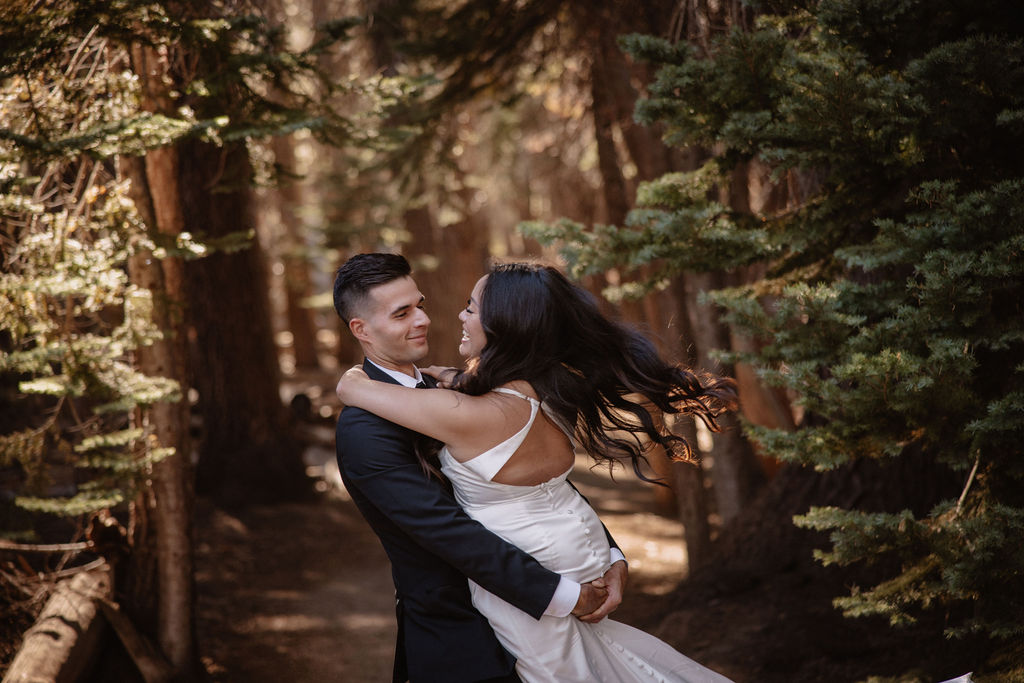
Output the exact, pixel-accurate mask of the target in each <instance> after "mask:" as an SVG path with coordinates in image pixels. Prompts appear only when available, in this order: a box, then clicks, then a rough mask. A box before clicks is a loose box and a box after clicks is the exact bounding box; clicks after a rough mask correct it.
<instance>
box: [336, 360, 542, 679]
mask: <svg viewBox="0 0 1024 683" xmlns="http://www.w3.org/2000/svg"><path fill="white" fill-rule="evenodd" d="M363 369H364V370H365V371H366V374H367V375H369V376H370V377H371V378H373V379H375V380H379V381H382V382H391V383H392V384H395V383H396V382H395V381H394V380H393V379H392V378H391V377H389V376H388V375H387V374H385V373H383V372H381V371H380V370H379V369H378V368H377V367H375V366H374V365H373V364H372V363H370V362H364V363H363ZM418 438H421V437H419V435H417V434H416V433H415V432H412V431H411V430H408V429H406V428H404V427H400V426H399V425H396V424H394V423H392V422H388V421H386V420H384V419H382V418H380V417H377V416H376V415H373V414H372V413H368V412H366V411H364V410H360V409H358V408H345V409H344V410H342V412H341V417H340V418H339V419H338V429H337V442H336V445H337V451H338V465H339V467H340V469H341V478H342V480H343V481H344V482H345V487H346V488H347V489H348V492H349V494H350V495H351V496H352V499H353V500H354V501H355V503H356V505H357V506H358V507H359V510H360V511H361V512H362V514H363V516H364V517H365V518H366V521H367V522H369V524H370V526H371V527H373V530H374V531H375V532H376V534H377V536H378V537H379V538H380V540H381V543H382V544H383V545H384V549H385V551H387V554H388V557H389V558H390V559H391V570H392V576H393V578H394V581H395V590H396V595H397V613H398V643H397V646H396V652H395V670H394V680H395V681H405V680H406V679H409V680H411V681H412V683H429V682H430V681H439V682H440V681H443V682H445V683H458V682H460V681H466V682H468V681H480V680H483V679H487V678H497V677H501V676H506V675H508V674H509V673H511V671H512V670H513V668H514V666H515V660H514V658H513V657H512V656H511V655H509V654H508V653H507V652H506V651H505V650H504V649H503V648H502V647H501V645H500V644H499V643H498V640H497V638H496V637H495V635H494V632H493V631H492V630H491V627H490V626H489V625H488V623H487V620H486V619H484V617H483V616H482V615H481V614H480V613H479V612H477V611H476V609H474V608H473V605H472V603H471V601H470V595H469V586H468V584H467V583H466V577H469V578H471V579H473V580H474V581H476V582H477V583H478V584H480V585H481V586H483V587H484V588H486V589H487V590H489V591H491V592H492V593H494V594H495V595H498V596H500V597H501V598H503V599H504V600H506V601H507V602H509V603H511V604H513V605H515V606H516V607H518V608H519V609H521V610H523V611H524V612H526V613H528V614H530V615H531V616H533V617H535V618H540V616H541V615H542V614H543V612H544V610H545V609H546V608H547V606H548V603H550V602H551V597H552V596H553V595H554V592H555V588H556V586H557V585H558V581H559V576H558V574H555V573H554V572H551V571H549V570H547V569H544V568H543V567H541V566H540V564H538V563H537V561H536V560H534V559H533V558H532V557H530V556H529V555H527V554H525V553H524V552H522V551H521V550H519V549H518V548H516V547H515V546H512V545H509V544H508V543H506V542H505V541H503V540H502V539H501V538H499V537H498V536H496V535H494V534H492V533H491V532H490V531H488V530H487V529H485V528H484V527H483V526H482V525H481V524H479V523H478V522H476V521H474V520H473V519H471V518H470V517H469V516H468V515H466V513H465V512H463V510H462V508H461V507H459V505H458V503H456V502H455V498H454V497H453V495H452V493H451V491H450V490H449V489H448V488H447V487H446V486H445V485H443V484H442V483H441V482H439V481H438V480H437V479H435V478H428V477H427V476H426V475H425V474H424V472H423V470H422V468H421V467H420V464H419V461H418V460H417V459H416V456H415V451H414V446H415V443H416V440H417V439H418Z"/></svg>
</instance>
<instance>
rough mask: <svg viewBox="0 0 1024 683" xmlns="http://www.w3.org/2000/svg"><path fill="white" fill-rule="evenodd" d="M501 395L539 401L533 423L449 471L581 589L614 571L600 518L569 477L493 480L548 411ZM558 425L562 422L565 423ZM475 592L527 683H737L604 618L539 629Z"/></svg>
mask: <svg viewBox="0 0 1024 683" xmlns="http://www.w3.org/2000/svg"><path fill="white" fill-rule="evenodd" d="M495 391H498V392H501V393H505V394H510V395H513V396H518V397H520V398H523V399H525V400H527V401H529V402H530V404H531V411H530V419H529V421H528V422H527V423H526V425H525V426H524V427H523V428H522V429H521V430H520V431H519V432H518V433H516V434H515V435H514V436H512V437H511V438H510V439H508V440H507V441H504V442H502V443H500V444H498V445H497V446H495V447H494V448H492V449H490V450H488V451H487V452H485V453H482V454H481V455H478V456H476V457H475V458H472V459H471V460H468V461H466V462H462V463H460V462H459V461H457V460H456V459H455V458H453V457H452V456H451V454H450V453H448V450H447V449H442V451H441V454H440V458H441V469H442V471H443V472H444V474H445V476H447V477H448V479H449V480H450V481H451V483H452V486H453V487H454V489H455V496H456V498H457V499H458V501H459V503H460V504H461V505H462V507H463V508H465V510H466V512H467V513H468V514H469V516H470V517H473V518H474V519H476V520H478V521H479V522H480V523H482V524H483V525H484V526H486V527H487V528H488V529H490V530H491V531H493V532H494V533H496V534H498V535H499V536H501V537H502V538H504V539H505V540H507V541H508V542H509V543H512V544H513V545H516V546H518V547H519V548H521V549H522V550H524V551H525V552H527V553H529V554H530V555H532V556H533V557H534V558H536V559H537V561H538V562H540V563H541V564H542V565H544V566H545V567H547V568H548V569H550V570H552V571H554V572H557V573H559V574H561V575H563V576H566V577H568V578H570V579H573V580H574V581H578V582H580V583H585V582H587V581H592V580H594V579H596V578H598V577H600V576H602V575H603V574H604V572H605V571H607V569H608V566H609V561H610V549H609V546H608V539H607V538H606V537H605V534H604V529H603V527H602V525H601V521H600V520H599V519H598V517H597V514H596V513H595V512H594V510H593V509H592V508H591V507H590V505H588V504H587V502H586V501H584V500H583V498H582V497H581V496H580V495H579V493H577V492H576V490H575V489H573V488H572V487H571V486H570V485H569V484H568V482H567V481H566V477H567V476H568V475H569V472H568V471H567V472H565V473H563V474H562V475H560V476H558V477H555V478H554V479H551V480H549V481H546V482H544V483H543V484H538V485H536V486H511V485H507V484H500V483H497V482H494V481H492V478H493V477H494V476H495V475H496V474H497V473H498V471H499V470H500V469H501V468H502V467H503V466H504V465H505V463H507V462H508V460H509V458H511V457H512V454H513V453H515V451H516V449H518V448H519V446H520V445H521V444H522V442H523V440H524V439H525V438H526V435H527V433H529V431H530V428H531V427H532V426H533V423H534V420H536V418H537V414H538V411H539V409H540V408H541V405H540V402H539V401H537V400H536V399H534V398H531V397H529V396H526V395H525V394H522V393H520V392H517V391H514V390H512V389H506V388H499V389H495ZM556 423H557V421H556ZM469 583H470V591H471V592H472V595H473V604H474V605H475V606H476V608H477V609H478V610H480V612H481V613H482V614H483V615H484V616H485V617H487V620H488V621H489V622H490V624H491V626H492V627H493V628H494V631H495V633H496V634H497V636H498V639H499V640H500V641H501V643H502V645H504V646H505V648H506V649H507V650H508V651H509V652H511V653H512V654H513V655H514V656H515V657H516V659H517V662H516V671H517V672H518V674H519V676H520V677H521V678H522V679H523V681H525V682H526V683H547V682H550V683H573V682H578V683H591V682H593V681H601V682H606V683H622V682H625V681H665V682H674V683H730V681H729V679H727V678H726V677H724V676H722V675H720V674H717V673H715V672H714V671H711V670H710V669H708V668H706V667H703V666H701V665H700V664H698V663H697V662H694V661H693V660H691V659H688V658H687V657H685V656H683V655H682V654H680V653H679V652H677V651H676V650H674V649H672V648H671V647H670V646H669V645H668V644H666V643H664V642H662V641H661V640H658V639H657V638H655V637H654V636H652V635H650V634H648V633H644V632H643V631H640V630H638V629H635V628H633V627H631V626H627V625H626V624H622V623H619V622H616V621H613V620H611V619H604V620H602V621H601V622H600V623H598V624H586V623H583V622H581V621H579V620H578V619H576V618H574V617H564V618H558V617H548V616H545V617H541V619H540V620H539V621H538V620H536V619H534V618H533V617H531V616H529V615H528V614H526V613H525V612H523V611H521V610H519V609H518V608H516V607H513V606H512V605H511V604H509V603H507V602H505V601H504V600H502V599H501V598H499V597H498V596H496V595H494V594H492V593H490V592H488V591H486V590H484V589H483V588H481V587H480V586H478V585H477V584H475V583H473V582H472V581H470V582H469Z"/></svg>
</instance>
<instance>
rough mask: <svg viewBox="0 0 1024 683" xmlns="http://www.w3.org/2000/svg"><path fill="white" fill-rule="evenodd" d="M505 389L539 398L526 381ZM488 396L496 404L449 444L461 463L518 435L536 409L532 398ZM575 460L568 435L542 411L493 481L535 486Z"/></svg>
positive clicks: (495, 393)
mask: <svg viewBox="0 0 1024 683" xmlns="http://www.w3.org/2000/svg"><path fill="white" fill-rule="evenodd" d="M505 388H507V389H511V390H513V391H516V392H519V393H522V394H525V395H526V396H529V397H530V398H533V399H536V393H535V392H534V390H533V387H531V386H530V385H529V383H527V382H522V381H517V382H510V383H509V384H508V385H507V386H506V387H505ZM486 398H487V399H488V402H489V403H490V404H491V405H492V406H493V407H492V408H491V409H489V410H486V411H481V412H479V413H478V415H477V419H476V420H475V421H474V423H473V424H472V425H471V426H470V428H468V429H466V430H465V432H464V434H463V435H462V436H460V437H459V439H458V440H457V441H455V442H450V443H448V444H447V447H448V452H449V453H450V454H451V455H452V457H453V458H455V459H456V460H458V461H459V462H467V461H469V460H472V459H474V458H476V457H477V456H480V455H481V454H484V453H486V452H488V451H490V450H491V449H493V448H495V447H496V446H499V445H501V444H503V443H504V442H506V441H508V440H509V439H511V438H512V437H514V436H516V435H517V434H518V433H519V432H520V431H521V430H523V429H524V428H525V426H526V425H527V423H528V422H529V421H530V416H531V414H532V412H533V411H534V408H533V407H532V406H531V403H530V401H528V400H527V399H525V398H522V397H520V396H514V395H509V394H504V393H499V392H491V393H489V394H487V395H486ZM574 459H575V456H574V453H573V448H572V443H571V442H570V440H569V437H568V436H566V434H565V432H563V431H562V429H561V428H560V427H559V426H558V425H557V424H555V423H554V422H553V421H552V420H551V418H549V417H548V416H547V414H546V413H545V412H544V411H543V410H540V411H539V412H537V415H536V417H535V419H534V420H533V424H532V425H530V428H529V431H528V432H527V433H526V435H525V437H524V438H523V441H522V443H521V444H520V445H519V447H518V448H517V449H516V450H515V452H514V453H513V454H512V456H511V457H510V458H509V459H508V461H507V462H506V463H505V464H504V465H503V466H502V467H501V469H500V470H498V473H497V474H495V475H494V476H493V477H492V479H491V480H492V481H494V482H497V483H499V484H507V485H510V486H534V485H536V484H541V483H544V482H546V481H548V480H550V479H553V478H554V477H557V476H559V475H561V474H564V473H565V472H566V471H567V470H568V469H569V468H570V467H572V465H573V462H574Z"/></svg>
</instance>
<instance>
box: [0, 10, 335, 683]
mask: <svg viewBox="0 0 1024 683" xmlns="http://www.w3.org/2000/svg"><path fill="white" fill-rule="evenodd" d="M203 4H204V5H205V4H206V3H203ZM220 9H221V10H224V15H223V16H220V17H211V16H210V14H209V12H207V13H205V14H203V15H202V16H198V15H197V14H196V13H189V12H188V7H187V6H186V5H185V4H183V3H160V2H149V3H144V2H128V1H124V2H122V1H119V0H95V1H88V2H67V1H63V0H53V1H51V2H43V3H31V6H30V5H29V4H28V3H8V4H5V5H3V6H2V7H0V258H2V268H0V320H2V332H0V391H2V394H0V401H2V403H3V410H0V472H2V473H4V474H5V475H6V476H5V481H6V482H10V483H11V487H10V488H11V491H10V493H12V494H14V495H13V496H11V498H13V503H14V505H13V506H12V505H11V499H10V498H9V497H8V496H7V495H5V496H4V498H3V501H2V502H0V505H2V508H0V514H2V515H3V518H4V519H5V521H6V520H13V521H14V522H16V524H8V523H5V524H4V525H3V526H4V534H5V536H8V535H14V536H15V537H19V538H22V539H25V538H29V539H31V538H32V534H33V533H34V531H35V529H34V527H33V523H35V522H37V521H38V520H37V518H35V517H26V516H25V513H24V511H25V510H29V511H32V512H35V513H45V514H52V515H57V516H59V517H63V518H70V519H71V520H73V522H76V523H77V527H78V531H77V532H76V531H75V528H74V527H75V524H72V525H71V527H70V531H69V533H80V532H81V529H82V528H83V527H85V526H86V525H85V522H87V521H88V520H89V518H90V517H94V516H97V515H100V516H104V517H105V518H107V519H109V518H110V515H109V514H108V513H109V512H112V513H113V514H114V515H116V516H118V517H120V518H121V520H122V521H126V522H130V524H129V526H130V528H131V530H132V535H131V536H129V537H128V538H127V539H125V542H124V543H122V544H121V546H120V547H118V548H112V549H110V550H111V557H110V559H115V555H116V559H119V560H124V556H123V555H124V554H125V553H127V554H128V561H127V562H119V565H120V566H119V572H118V574H119V582H118V583H119V585H118V586H117V589H118V599H119V601H121V603H122V607H123V608H124V609H125V611H126V612H127V613H128V614H130V615H131V616H132V617H133V618H134V619H135V620H136V622H137V623H138V625H139V626H140V628H141V629H142V630H143V632H145V633H147V634H149V635H151V636H153V637H154V639H155V640H157V642H158V643H159V646H160V648H161V649H162V650H163V654H164V655H165V656H166V657H167V658H168V659H169V662H170V666H171V667H172V668H173V669H174V670H176V671H177V672H178V673H179V674H183V675H187V674H188V672H189V671H190V670H191V669H192V668H193V667H195V666H196V664H197V663H196V657H195V649H194V647H195V638H194V633H193V632H192V628H193V623H192V617H191V609H192V605H191V595H192V593H191V584H192V580H193V579H192V576H191V567H192V563H191V552H192V551H191V547H190V545H189V540H190V534H191V503H190V499H189V494H190V493H191V491H192V489H193V482H192V481H191V475H192V473H191V467H190V465H189V453H188V452H187V451H186V452H180V451H179V452H175V446H176V445H180V444H173V443H166V442H161V439H160V438H158V437H157V435H158V434H167V433H172V434H173V433H175V432H177V433H180V432H181V431H182V430H184V431H185V432H187V429H188V425H187V417H188V415H187V411H181V410H175V409H164V408H167V404H168V403H180V402H181V401H182V400H183V394H184V391H183V389H184V387H183V386H182V381H183V380H184V379H185V376H184V372H182V371H180V369H179V368H172V367H168V364H166V363H162V362H158V361H154V357H155V355H156V354H153V353H151V349H152V348H153V347H154V346H156V345H159V344H162V343H164V342H165V341H166V340H167V339H168V338H170V337H172V336H174V335H177V338H178V340H181V339H183V336H182V335H183V330H182V326H181V319H182V318H181V312H182V303H183V302H182V301H181V300H171V301H168V300H167V295H168V293H169V292H170V291H171V290H170V289H168V288H165V289H158V288H157V287H158V285H157V284H153V285H152V286H154V289H153V290H151V289H148V287H149V286H150V285H142V284H139V283H140V282H143V281H147V282H150V283H158V282H159V281H160V280H161V279H162V278H161V277H158V276H156V273H155V271H159V270H160V265H161V264H160V262H163V265H166V264H167V263H169V262H171V261H174V260H181V259H191V260H196V259H200V258H202V257H205V256H208V255H209V254H223V253H225V252H231V251H237V250H239V249H245V248H246V247H247V246H248V244H249V241H250V240H251V235H249V234H247V232H246V231H245V230H241V231H236V232H234V233H229V234H219V235H216V239H205V240H204V239H202V237H201V236H200V235H198V234H196V233H195V231H194V232H193V233H192V234H189V233H187V232H181V230H180V229H179V230H178V231H177V232H176V233H174V232H168V231H166V230H161V229H160V228H161V227H163V226H159V225H157V223H158V222H159V221H158V218H160V216H159V215H158V214H160V213H161V212H165V209H166V207H157V210H154V207H153V206H152V202H151V197H152V195H151V194H149V193H148V190H147V188H146V187H144V186H146V185H147V184H148V186H149V188H148V189H149V190H152V189H153V184H154V182H155V177H154V176H153V175H152V174H150V175H149V177H148V179H147V177H146V173H145V172H140V170H139V169H141V168H143V167H145V166H147V165H148V167H149V169H150V170H153V169H155V168H156V167H157V166H159V162H158V161H156V160H155V159H154V158H153V157H150V158H149V159H146V160H145V162H144V161H142V160H140V157H144V156H145V155H148V154H150V153H151V152H152V151H153V150H158V151H160V152H167V151H168V150H171V149H173V148H174V147H175V146H177V145H181V144H184V143H185V142H186V141H193V144H197V145H201V144H205V145H207V146H208V147H213V148H216V146H218V145H221V146H223V145H233V149H234V151H235V152H236V153H237V152H238V151H239V150H241V153H242V154H243V155H245V154H246V144H247V143H248V142H250V141H253V140H257V139H259V138H265V137H268V136H271V135H276V134H282V133H288V132H291V131H294V130H299V129H306V130H313V131H315V134H316V135H317V136H319V138H320V139H322V140H325V141H329V142H340V141H342V140H345V141H351V140H352V138H353V137H354V136H353V135H351V134H350V133H351V132H352V131H354V130H355V128H354V126H352V124H351V123H350V122H349V121H347V120H345V119H342V118H341V117H339V116H337V115H335V114H334V113H333V111H332V110H331V108H330V107H329V105H328V99H329V98H330V97H331V96H333V95H335V94H337V93H338V92H340V90H341V88H336V87H335V86H334V85H333V84H331V83H330V81H329V80H328V79H326V78H322V77H321V74H320V73H319V71H318V69H317V66H316V59H317V56H318V54H319V53H320V52H322V51H323V50H324V49H326V48H328V47H329V46H330V45H332V44H334V43H335V42H336V41H337V40H338V39H340V38H342V37H343V36H344V33H345V30H346V29H347V28H348V27H349V26H351V25H352V22H349V21H342V20H339V21H337V22H334V23H333V24H332V25H330V26H327V27H325V32H324V33H322V34H321V35H320V36H319V37H318V41H317V42H316V43H315V44H314V45H312V46H311V47H310V48H308V49H307V50H305V51H301V52H296V51H289V50H287V49H285V48H284V47H283V46H282V44H281V40H280V38H281V31H280V30H279V29H275V28H273V27H271V26H268V25H267V24H266V23H265V22H264V21H263V20H262V19H261V18H259V17H258V16H256V15H253V14H237V13H229V12H228V11H226V8H223V7H221V8H220ZM147 50H148V51H150V52H151V53H154V54H155V53H157V52H160V53H162V54H163V55H164V56H165V57H166V56H167V55H170V56H171V58H179V60H178V61H177V62H176V65H177V66H178V67H180V68H181V70H182V71H180V72H178V73H179V74H182V73H183V74H184V77H182V78H180V79H179V80H178V81H177V82H175V83H174V84H173V85H174V86H176V87H178V88H180V90H179V91H178V92H175V93H173V94H171V97H179V98H182V97H187V98H188V99H187V100H181V101H179V104H181V105H182V106H176V107H175V106H169V107H166V108H161V107H154V106H144V105H148V104H150V103H151V100H152V94H151V93H149V92H143V90H144V89H146V88H149V87H150V86H151V85H152V81H153V80H159V79H151V78H149V77H150V76H151V75H152V74H151V73H149V72H144V73H143V74H142V77H141V78H140V74H139V73H136V72H133V68H135V67H137V64H136V63H133V56H137V55H138V54H141V53H143V52H145V51H147ZM211 54H215V55H216V57H217V58H216V59H212V58H210V55H211ZM195 55H201V56H202V57H203V58H205V59H206V60H207V62H209V64H202V65H197V63H196V62H195V61H194V60H193V61H189V59H188V58H189V57H190V56H195ZM213 64H216V65H217V66H218V67H219V68H218V69H213V68H210V67H211V66H212V65H213ZM197 66H202V67H204V68H196V67H197ZM189 69H194V70H192V71H189ZM189 76H191V78H189ZM201 77H202V78H201ZM167 82H168V81H164V82H163V83H164V84H165V85H166V83H167ZM346 87H347V86H346ZM226 92H230V95H231V96H230V97H228V96H227V95H226V94H225V93H226ZM229 105H230V107H229ZM218 107H219V108H218ZM197 112H201V113H199V114H197ZM201 117H203V118H201ZM154 156H155V155H154ZM146 162H152V163H148V164H147V163H146ZM200 170H203V169H200ZM239 180H240V181H241V182H242V183H246V182H249V181H250V180H251V178H241V179H239ZM204 189H205V190H207V191H210V190H211V189H212V184H210V185H208V186H206V187H205V188H204ZM165 195H166V193H165ZM164 199H166V196H165V197H164ZM137 200H138V201H139V203H136V201H137ZM180 200H181V197H177V196H176V197H173V198H172V199H171V201H172V202H174V201H179V202H180ZM243 227H244V226H243ZM154 261H155V262H157V263H156V264H155V265H154V263H153V262H154ZM154 268H155V271H154ZM147 269H148V270H149V271H151V272H150V273H149V275H153V277H149V276H147V277H142V276H141V273H142V272H143V271H146V270H147ZM179 291H180V290H179ZM260 294H261V295H264V296H265V294H266V293H265V292H260ZM168 310H170V311H171V313H170V314H168ZM154 312H158V313H159V315H156V316H154V315H153V314H154ZM154 320H159V321H161V326H160V327H158V326H157V325H156V324H154ZM267 343H270V341H269V339H268V340H267ZM160 357H161V358H162V359H166V358H168V354H166V353H165V354H162V355H161V356H160ZM271 362H275V363H276V359H273V358H272V359H271ZM143 367H145V368H146V369H147V370H148V374H147V372H143V371H142V368H143ZM274 397H275V398H276V397H277V388H276V387H274ZM182 414H184V420H185V422H184V426H182V425H173V426H172V425H168V424H166V423H165V422H166V421H167V420H175V419H179V418H180V415H182ZM176 416H178V417H176ZM170 463H175V469H173V470H171V469H168V467H169V464H170ZM300 472H301V470H300ZM5 493H7V492H5ZM128 503H131V506H129V505H128ZM169 508H173V510H170V512H168V509H169ZM171 527H174V528H171ZM90 550H92V551H97V552H103V551H102V550H100V549H98V548H96V547H95V546H91V547H90Z"/></svg>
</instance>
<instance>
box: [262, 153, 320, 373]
mask: <svg viewBox="0 0 1024 683" xmlns="http://www.w3.org/2000/svg"><path fill="white" fill-rule="evenodd" d="M294 144H295V143H294V141H293V140H292V139H291V138H284V137H279V138H275V139H274V142H273V145H274V158H275V161H276V163H277V165H278V166H279V167H281V169H282V170H283V171H284V172H285V173H291V174H295V172H296V169H295V166H296V159H295V149H294ZM281 183H282V184H281V185H279V186H278V187H277V188H276V190H275V191H274V192H273V193H272V196H273V199H274V201H276V204H277V209H278V211H277V213H278V215H279V216H280V217H281V227H280V236H281V244H280V252H281V261H282V263H283V264H284V293H285V296H284V305H285V318H286V319H287V321H288V331H289V332H291V335H292V353H293V354H294V355H295V367H296V368H302V369H306V370H310V369H316V368H317V367H319V365H320V360H319V358H318V357H317V352H316V324H315V323H314V322H313V313H312V311H311V310H310V309H309V308H306V307H305V306H303V305H302V300H303V299H305V298H306V297H308V296H309V295H310V294H311V293H312V287H311V285H310V277H309V260H308V259H307V258H306V252H307V249H306V246H307V245H306V240H305V237H304V236H303V233H304V230H303V227H304V226H303V225H302V218H301V215H300V212H299V211H298V210H297V209H298V208H299V207H301V206H302V201H303V195H304V193H303V191H302V186H301V185H300V184H299V181H298V180H295V179H289V178H285V179H284V180H282V181H281Z"/></svg>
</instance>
